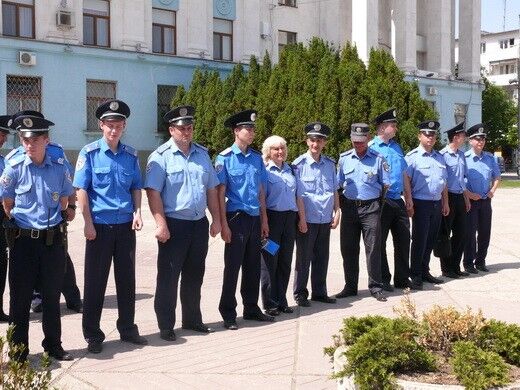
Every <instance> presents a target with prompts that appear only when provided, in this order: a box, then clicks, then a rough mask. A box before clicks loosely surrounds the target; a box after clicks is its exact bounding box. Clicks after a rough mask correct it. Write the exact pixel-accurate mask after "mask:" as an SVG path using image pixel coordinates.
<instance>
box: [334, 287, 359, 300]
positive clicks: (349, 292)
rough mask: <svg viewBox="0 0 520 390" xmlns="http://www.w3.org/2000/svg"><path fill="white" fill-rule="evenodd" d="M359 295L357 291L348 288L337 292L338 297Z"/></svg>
mask: <svg viewBox="0 0 520 390" xmlns="http://www.w3.org/2000/svg"><path fill="white" fill-rule="evenodd" d="M356 295H357V291H352V290H347V289H345V288H344V289H343V290H341V291H340V292H339V293H337V294H336V295H335V296H336V298H346V297H355V296H356Z"/></svg>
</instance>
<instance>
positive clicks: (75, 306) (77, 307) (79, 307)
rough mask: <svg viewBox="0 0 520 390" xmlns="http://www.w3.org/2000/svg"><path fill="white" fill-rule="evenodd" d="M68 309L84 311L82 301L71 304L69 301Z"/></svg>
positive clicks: (78, 311) (77, 311)
mask: <svg viewBox="0 0 520 390" xmlns="http://www.w3.org/2000/svg"><path fill="white" fill-rule="evenodd" d="M67 309H69V310H72V311H75V312H76V313H83V304H82V303H81V302H79V303H72V304H70V305H69V304H68V303H67Z"/></svg>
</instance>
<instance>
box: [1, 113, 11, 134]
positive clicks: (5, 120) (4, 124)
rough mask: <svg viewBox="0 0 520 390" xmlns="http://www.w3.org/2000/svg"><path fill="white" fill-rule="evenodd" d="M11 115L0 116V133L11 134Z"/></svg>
mask: <svg viewBox="0 0 520 390" xmlns="http://www.w3.org/2000/svg"><path fill="white" fill-rule="evenodd" d="M11 122H12V121H11V115H0V131H1V132H2V133H5V134H9V133H10V132H11V126H10V125H11Z"/></svg>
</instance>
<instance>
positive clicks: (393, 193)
mask: <svg viewBox="0 0 520 390" xmlns="http://www.w3.org/2000/svg"><path fill="white" fill-rule="evenodd" d="M368 146H369V147H370V148H371V149H372V150H375V151H376V152H378V153H379V154H381V155H382V156H383V157H384V158H385V160H386V162H387V164H388V166H389V167H390V172H389V179H390V187H389V188H388V192H387V193H386V197H387V198H390V199H400V198H401V194H402V193H403V189H404V185H403V173H404V171H405V170H406V168H407V167H408V164H407V163H406V160H405V159H404V153H403V150H402V149H401V146H399V144H398V143H397V142H395V141H394V140H393V139H391V140H390V142H389V143H386V142H385V141H383V140H382V139H381V138H380V137H374V138H373V139H372V140H370V142H369V143H368Z"/></svg>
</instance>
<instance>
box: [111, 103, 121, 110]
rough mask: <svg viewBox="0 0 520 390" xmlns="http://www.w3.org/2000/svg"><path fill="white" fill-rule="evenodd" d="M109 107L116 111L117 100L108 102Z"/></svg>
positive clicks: (117, 107)
mask: <svg viewBox="0 0 520 390" xmlns="http://www.w3.org/2000/svg"><path fill="white" fill-rule="evenodd" d="M109 107H110V109H111V110H112V111H117V110H118V109H119V103H118V102H112V103H110V104H109Z"/></svg>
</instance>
